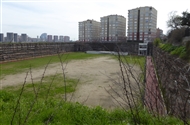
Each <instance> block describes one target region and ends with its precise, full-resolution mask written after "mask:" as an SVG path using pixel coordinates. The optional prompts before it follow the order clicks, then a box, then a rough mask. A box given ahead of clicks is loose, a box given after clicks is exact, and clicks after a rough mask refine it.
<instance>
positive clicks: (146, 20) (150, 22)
mask: <svg viewBox="0 0 190 125" xmlns="http://www.w3.org/2000/svg"><path fill="white" fill-rule="evenodd" d="M156 27H157V10H156V9H155V8H153V7H149V6H145V7H139V8H135V9H131V10H128V31H127V34H128V35H127V37H128V40H143V41H144V42H151V41H152V40H153V39H154V38H155V37H156Z"/></svg>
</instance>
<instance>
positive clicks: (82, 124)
mask: <svg viewBox="0 0 190 125" xmlns="http://www.w3.org/2000/svg"><path fill="white" fill-rule="evenodd" d="M5 96H6V97H5ZM6 98H10V99H8V100H7V99H6ZM17 99H18V97H17V95H15V94H14V93H13V92H11V91H8V90H1V91H0V100H1V103H0V124H2V125H5V124H11V121H12V117H13V114H14V112H15V106H16V104H17ZM33 101H34V100H32V99H28V98H26V97H22V98H21V100H20V103H19V106H18V108H17V110H16V113H15V117H14V120H13V124H23V123H24V121H25V119H26V118H27V120H26V124H29V125H33V124H51V125H89V124H90V125H110V124H114V125H126V124H134V123H135V122H136V123H137V124H142V125H152V124H154V125H163V124H168V125H175V124H178V125H180V124H183V123H182V121H180V120H179V119H176V118H173V117H169V116H166V117H159V118H157V117H153V116H152V115H151V114H150V113H148V112H147V111H146V109H143V108H139V109H138V113H137V112H135V110H133V114H134V115H132V113H131V111H130V110H128V111H124V110H121V109H115V110H111V111H108V110H105V109H103V108H101V107H100V106H97V107H94V108H89V107H87V106H83V105H81V104H79V103H70V102H64V101H60V100H56V99H53V98H52V99H48V100H47V101H44V100H43V99H38V100H37V102H36V103H35V104H34V106H33V108H32V110H31V111H30V113H29V109H30V107H31V105H32V103H33ZM28 113H29V116H28V117H26V116H27V114H28Z"/></svg>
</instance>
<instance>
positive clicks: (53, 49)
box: [0, 43, 74, 62]
mask: <svg viewBox="0 0 190 125" xmlns="http://www.w3.org/2000/svg"><path fill="white" fill-rule="evenodd" d="M70 51H74V44H73V43H72V44H71V43H8V44H0V62H3V61H10V60H19V59H25V58H32V57H38V56H45V55H53V54H57V53H63V52H70Z"/></svg>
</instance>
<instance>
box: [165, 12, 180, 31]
mask: <svg viewBox="0 0 190 125" xmlns="http://www.w3.org/2000/svg"><path fill="white" fill-rule="evenodd" d="M167 26H168V28H172V29H179V28H180V27H181V17H180V16H178V15H176V11H172V12H170V13H169V20H168V21H167Z"/></svg>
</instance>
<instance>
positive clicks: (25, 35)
mask: <svg viewBox="0 0 190 125" xmlns="http://www.w3.org/2000/svg"><path fill="white" fill-rule="evenodd" d="M21 42H28V36H27V34H25V33H23V34H21Z"/></svg>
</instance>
